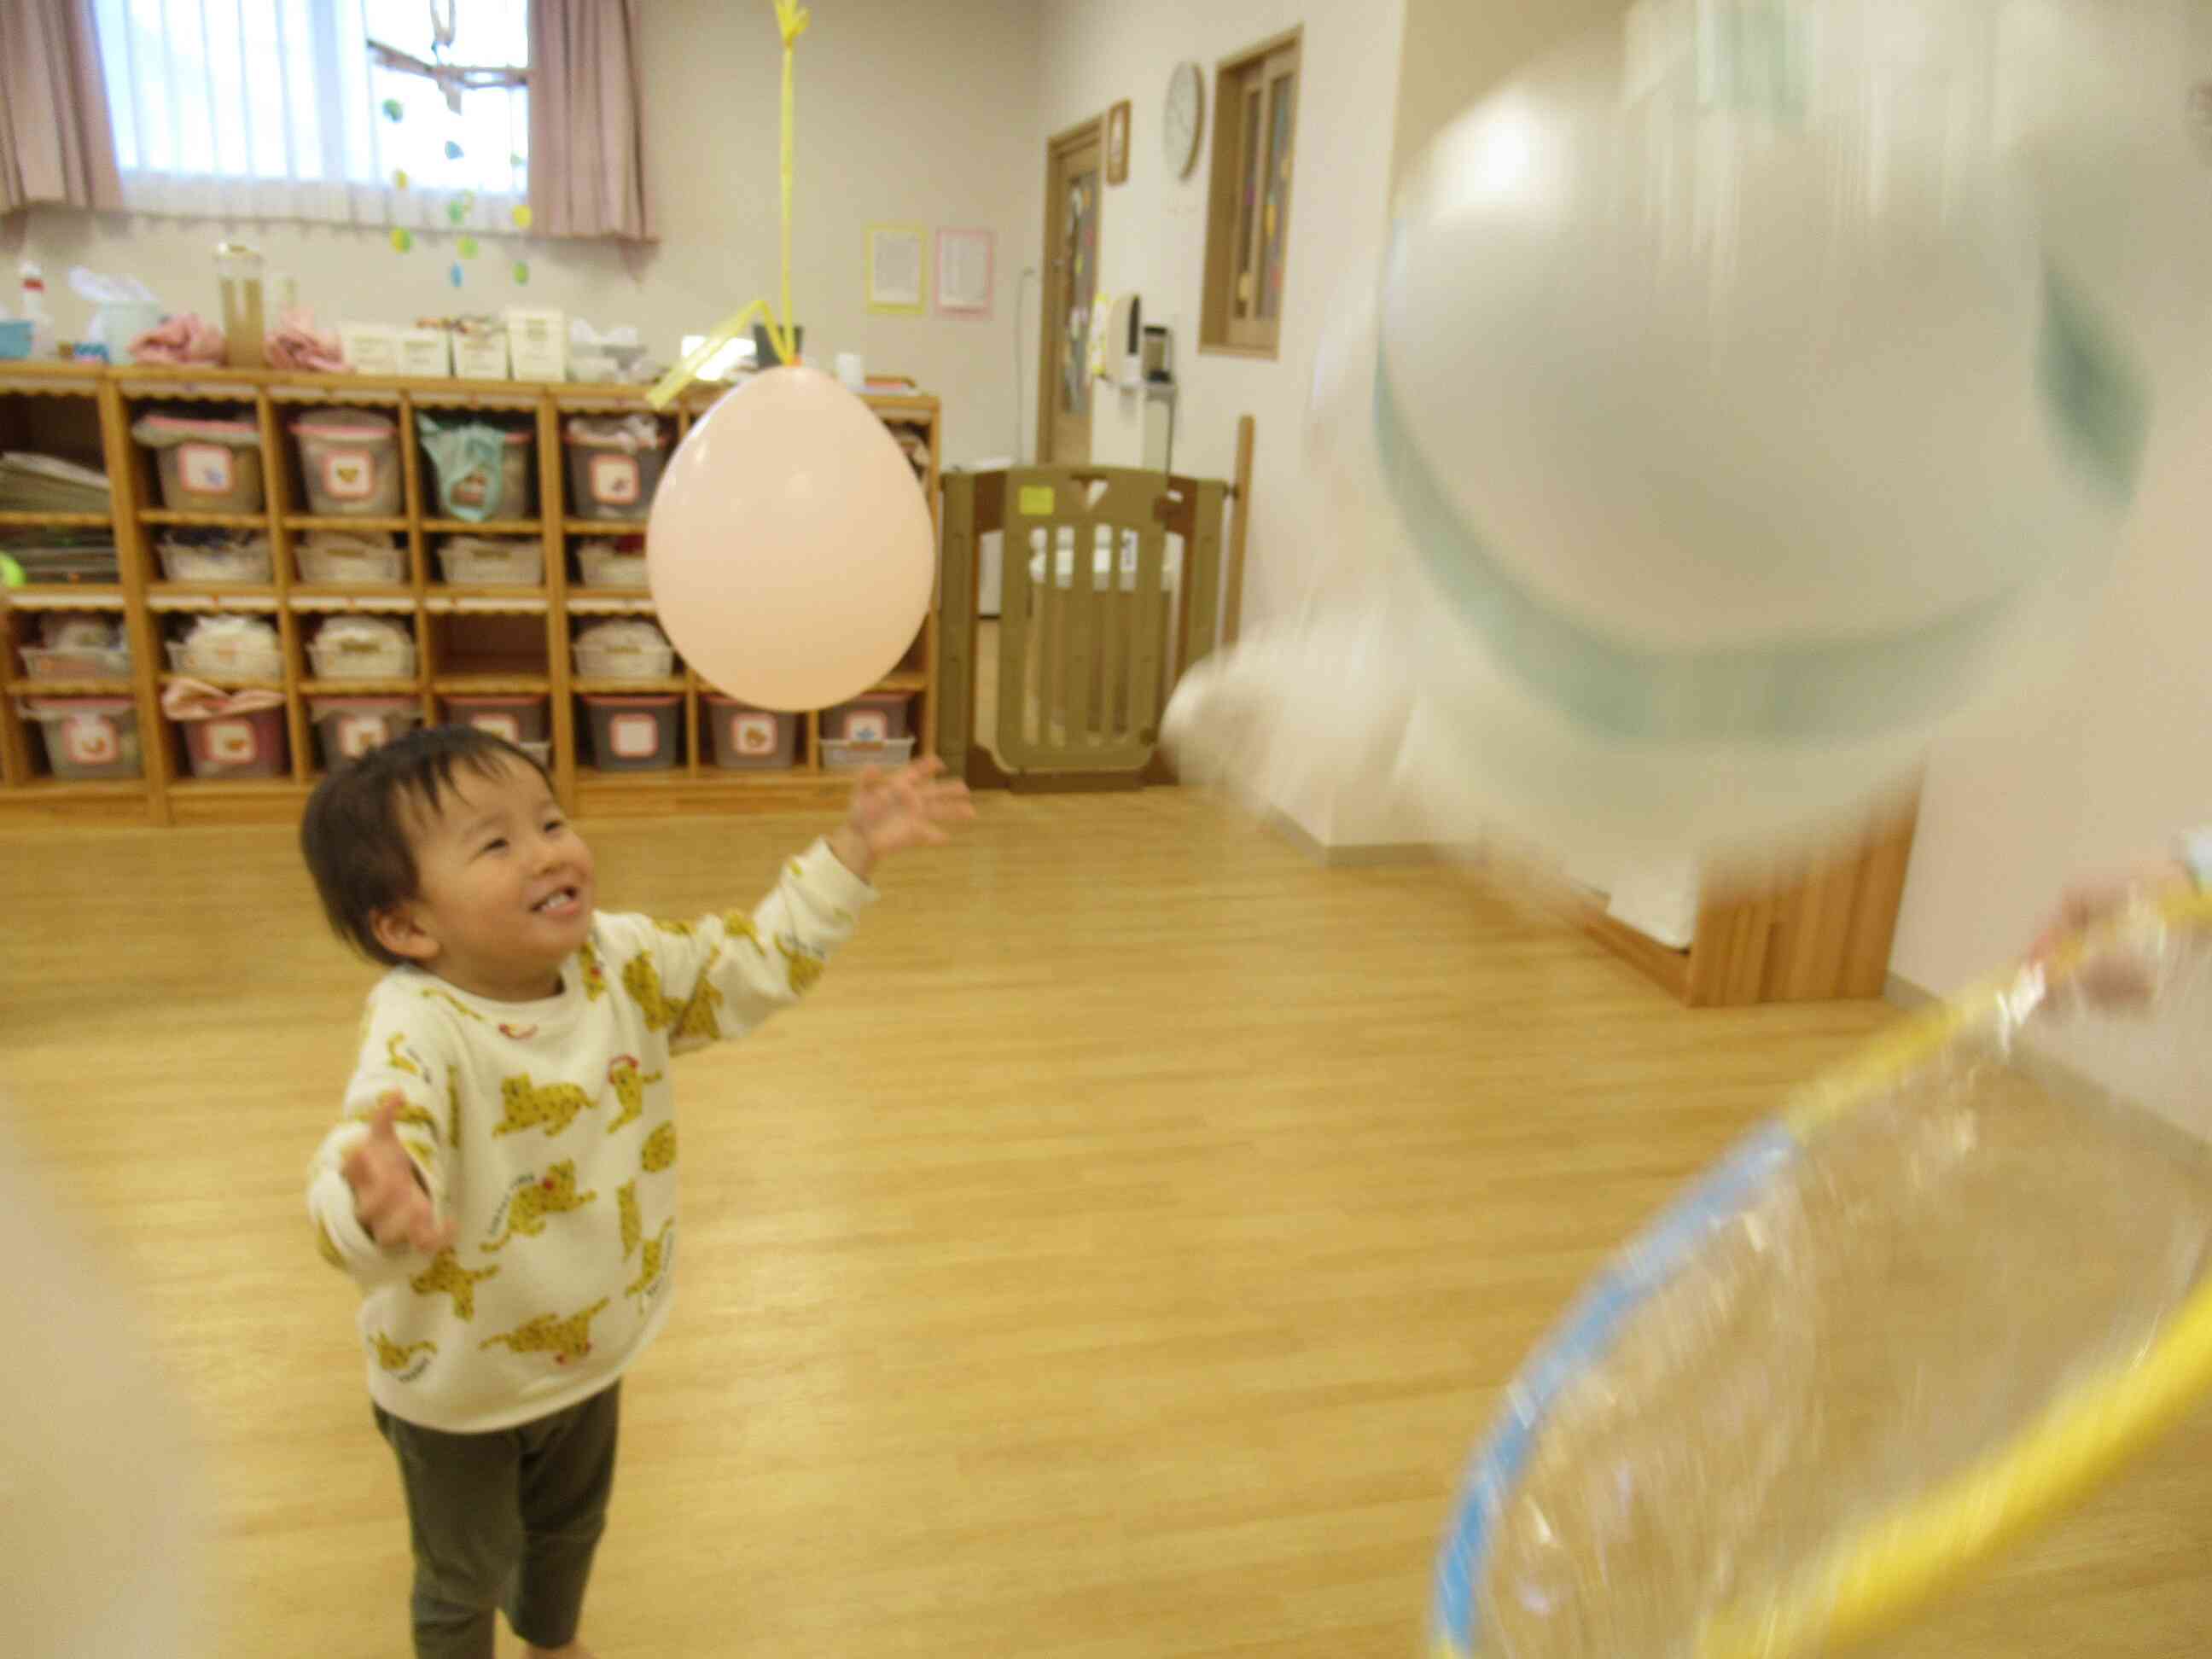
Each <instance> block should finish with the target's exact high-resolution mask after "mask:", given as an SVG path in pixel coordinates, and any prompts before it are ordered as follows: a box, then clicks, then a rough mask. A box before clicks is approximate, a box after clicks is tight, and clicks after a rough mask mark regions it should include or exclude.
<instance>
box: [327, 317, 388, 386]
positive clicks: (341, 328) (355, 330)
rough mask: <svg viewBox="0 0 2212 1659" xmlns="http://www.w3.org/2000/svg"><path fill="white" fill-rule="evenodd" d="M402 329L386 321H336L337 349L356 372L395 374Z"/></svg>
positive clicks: (347, 364)
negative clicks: (337, 323) (343, 354)
mask: <svg viewBox="0 0 2212 1659" xmlns="http://www.w3.org/2000/svg"><path fill="white" fill-rule="evenodd" d="M402 332H403V331H402V330H399V329H397V328H394V327H392V325H390V324H388V323H340V324H339V325H338V348H339V349H340V350H342V351H343V352H344V353H345V360H346V366H347V367H348V368H350V369H352V370H353V372H354V373H355V374H398V373H399V337H400V335H401V333H402Z"/></svg>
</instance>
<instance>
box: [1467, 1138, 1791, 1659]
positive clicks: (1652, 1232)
mask: <svg viewBox="0 0 2212 1659" xmlns="http://www.w3.org/2000/svg"><path fill="white" fill-rule="evenodd" d="M1801 1151H1802V1143H1801V1142H1800V1141H1799V1140H1798V1139H1797V1136H1796V1133H1795V1132H1794V1131H1793V1130H1792V1129H1791V1128H1790V1125H1789V1124H1788V1123H1787V1122H1784V1121H1781V1120H1776V1121H1773V1122H1771V1123H1768V1124H1766V1125H1765V1126H1764V1127H1761V1128H1759V1130H1757V1131H1755V1132H1754V1133H1753V1134H1751V1135H1750V1136H1749V1137H1748V1138H1747V1139H1745V1140H1744V1142H1743V1143H1742V1144H1741V1146H1738V1147H1737V1148H1736V1150H1735V1152H1732V1153H1730V1154H1729V1157H1728V1158H1726V1159H1725V1160H1723V1162H1722V1163H1721V1164H1719V1165H1718V1166H1717V1167H1716V1168H1715V1169H1714V1170H1711V1172H1709V1173H1708V1174H1707V1175H1706V1176H1705V1178H1704V1179H1703V1180H1701V1181H1700V1182H1698V1184H1697V1185H1696V1186H1694V1187H1692V1188H1690V1190H1689V1191H1688V1192H1687V1193H1686V1194H1683V1195H1682V1196H1681V1197H1680V1199H1678V1200H1675V1202H1674V1204H1673V1205H1672V1206H1670V1207H1669V1208H1668V1209H1667V1210H1666V1211H1664V1212H1662V1214H1661V1215H1660V1217H1659V1218H1658V1219H1657V1220H1656V1221H1655V1222H1654V1223H1652V1225H1650V1227H1649V1228H1647V1229H1646V1230H1645V1231H1644V1233H1643V1234H1642V1235H1641V1236H1640V1237H1638V1239H1637V1240H1636V1241H1635V1242H1634V1243H1632V1244H1631V1245H1630V1246H1629V1247H1628V1249H1626V1250H1625V1251H1624V1252H1622V1253H1621V1255H1619V1256H1618V1257H1616V1258H1615V1260H1614V1261H1613V1265H1612V1266H1610V1267H1607V1270H1606V1271H1605V1272H1604V1273H1602V1274H1601V1275H1600V1276H1599V1278H1598V1279H1597V1280H1596V1282H1595V1283H1594V1284H1593V1285H1590V1286H1589V1289H1587V1290H1586V1291H1583V1294H1582V1295H1581V1296H1580V1297H1578V1298H1577V1300H1576V1302H1575V1304H1574V1305H1573V1306H1572V1307H1571V1308H1570V1309H1569V1310H1567V1315H1566V1317H1565V1319H1563V1320H1562V1321H1561V1322H1560V1323H1559V1326H1558V1328H1556V1329H1555V1330H1554V1331H1553V1334H1552V1335H1551V1336H1550V1337H1548V1338H1547V1340H1545V1343H1544V1345H1543V1346H1541V1348H1539V1349H1537V1351H1536V1352H1535V1353H1534V1356H1533V1357H1532V1358H1530V1359H1529V1361H1528V1364H1527V1365H1526V1366H1524V1367H1523V1368H1522V1372H1521V1374H1520V1376H1517V1377H1516V1378H1515V1379H1514V1381H1513V1383H1512V1384H1511V1386H1510V1388H1509V1389H1507V1390H1506V1399H1505V1408H1504V1413H1502V1414H1501V1415H1500V1417H1499V1419H1498V1423H1497V1425H1495V1426H1494V1427H1493V1428H1492V1430H1491V1432H1490V1436H1489V1438H1488V1439H1487V1440H1486V1441H1485V1443H1483V1445H1482V1448H1481V1449H1480V1450H1479V1451H1478V1452H1477V1453H1476V1454H1475V1457H1474V1463H1473V1464H1472V1466H1471V1467H1470V1468H1469V1469H1468V1477H1467V1481H1466V1484H1465V1485H1464V1486H1462V1489H1461V1494H1460V1500H1459V1507H1458V1510H1457V1513H1456V1515H1455V1517H1454V1519H1453V1522H1452V1527H1451V1529H1450V1531H1449V1533H1447V1534H1445V1538H1444V1545H1443V1552H1442V1553H1441V1554H1440V1555H1439V1557H1438V1559H1437V1583H1436V1598H1435V1607H1434V1615H1433V1620H1434V1625H1435V1629H1436V1636H1437V1644H1438V1645H1439V1646H1440V1647H1441V1648H1442V1649H1443V1650H1444V1651H1446V1652H1449V1653H1452V1654H1457V1655H1462V1656H1472V1655H1474V1653H1475V1652H1476V1649H1475V1645H1474V1616H1475V1594H1476V1588H1477V1586H1479V1585H1480V1583H1481V1582H1482V1573H1483V1569H1484V1567H1485V1566H1486V1564H1487V1560H1488V1555H1489V1550H1490V1545H1491V1536H1490V1527H1491V1517H1492V1516H1495V1515H1496V1514H1498V1512H1499V1510H1501V1509H1502V1508H1503V1507H1504V1501H1505V1495H1506V1493H1507V1492H1510V1491H1511V1489H1512V1487H1513V1486H1514V1483H1515V1482H1516V1481H1517V1480H1519V1479H1520V1477H1521V1471H1522V1468H1523V1467H1524V1466H1525V1465H1526V1464H1527V1462H1528V1451H1529V1448H1530V1447H1531V1446H1532V1445H1534V1443H1535V1439H1536V1435H1537V1433H1538V1431H1540V1430H1541V1428H1542V1427H1543V1425H1544V1420H1545V1419H1546V1418H1547V1417H1548V1416H1549V1415H1550V1413H1551V1410H1552V1407H1553V1404H1554V1403H1555V1402H1556V1401H1558V1399H1559V1395H1561V1394H1562V1393H1563V1392H1564V1391H1565V1389H1566V1387H1567V1385H1568V1384H1569V1383H1571V1382H1573V1381H1574V1379H1575V1378H1576V1377H1577V1376H1581V1375H1583V1373H1584V1372H1585V1371H1587V1370H1589V1369H1590V1367H1592V1366H1593V1365H1595V1364H1597V1363H1598V1361H1600V1360H1601V1359H1602V1358H1605V1356H1606V1355H1607V1353H1608V1352H1611V1351H1612V1348H1613V1343H1614V1341H1615V1340H1617V1339H1618V1338H1619V1336H1620V1331H1621V1328H1622V1327H1623V1326H1624V1325H1625V1324H1626V1322H1627V1321H1628V1316H1630V1315H1631V1314H1632V1313H1634V1312H1635V1311H1636V1310H1637V1309H1638V1308H1639V1307H1640V1306H1642V1305H1643V1304H1644V1302H1646V1301H1647V1300H1649V1299H1650V1296H1651V1294H1652V1292H1654V1291H1656V1290H1658V1289H1659V1288H1660V1287H1661V1286H1662V1285H1665V1284H1666V1283H1667V1282H1668V1280H1670V1279H1673V1278H1674V1275H1675V1274H1676V1273H1678V1272H1680V1269H1681V1267H1682V1264H1683V1263H1684V1262H1686V1261H1688V1260H1689V1259H1690V1257H1691V1255H1692V1254H1694V1253H1695V1252H1696V1250H1697V1249H1699V1246H1700V1245H1701V1244H1703V1243H1705V1239H1706V1238H1707V1237H1709V1236H1710V1235H1711V1234H1712V1233H1713V1232H1714V1231H1716V1230H1717V1229H1719V1228H1721V1227H1723V1226H1725V1225H1728V1224H1729V1222H1730V1221H1732V1220H1734V1219H1735V1218H1736V1217H1737V1216H1739V1215H1741V1213H1742V1212H1744V1210H1745V1209H1746V1208H1747V1207H1748V1206H1749V1205H1750V1203H1751V1200H1753V1198H1754V1197H1755V1196H1757V1194H1759V1191H1760V1190H1761V1189H1762V1188H1765V1186H1766V1185H1767V1184H1768V1183H1769V1182H1771V1181H1772V1180H1773V1179H1774V1177H1775V1176H1776V1175H1778V1173H1779V1172H1780V1171H1781V1170H1783V1169H1784V1168H1785V1167H1786V1166H1787V1165H1789V1164H1790V1163H1791V1162H1792V1161H1793V1160H1795V1159H1796V1157H1797V1156H1798V1154H1799V1152H1801Z"/></svg>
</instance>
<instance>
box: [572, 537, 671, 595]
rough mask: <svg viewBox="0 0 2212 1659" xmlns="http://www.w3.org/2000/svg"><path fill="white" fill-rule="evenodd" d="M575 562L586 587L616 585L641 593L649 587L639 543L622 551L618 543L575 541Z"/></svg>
mask: <svg viewBox="0 0 2212 1659" xmlns="http://www.w3.org/2000/svg"><path fill="white" fill-rule="evenodd" d="M576 564H577V567H578V568H580V570H581V571H582V572H583V576H584V586H586V587H607V588H616V589H619V590H620V591H622V592H626V593H642V592H646V591H647V589H648V588H650V587H651V586H652V583H651V582H650V581H648V580H647V577H646V568H645V549H644V546H643V545H642V544H641V545H640V546H639V547H638V550H636V551H635V552H634V553H632V552H628V551H625V550H623V544H621V543H620V542H609V541H587V542H578V543H577V544H576Z"/></svg>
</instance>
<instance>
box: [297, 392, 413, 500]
mask: <svg viewBox="0 0 2212 1659" xmlns="http://www.w3.org/2000/svg"><path fill="white" fill-rule="evenodd" d="M292 435H293V436H294V437H295V439H297V440H298V441H299V444H300V470H301V473H302V474H304V475H305V477H306V478H307V510H308V511H309V512H311V513H314V514H315V515H316V516H317V517H319V518H354V519H389V518H392V517H395V516H397V515H398V512H399V503H400V471H399V425H398V422H396V421H394V420H393V419H392V417H391V416H389V415H380V414H379V413H377V411H376V410H373V409H313V410H308V411H307V413H306V414H305V415H302V416H300V418H299V419H297V420H296V421H294V422H292Z"/></svg>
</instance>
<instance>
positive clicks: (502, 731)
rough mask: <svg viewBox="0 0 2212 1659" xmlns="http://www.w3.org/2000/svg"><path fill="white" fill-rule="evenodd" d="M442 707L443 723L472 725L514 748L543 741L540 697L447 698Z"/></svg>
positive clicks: (542, 714) (542, 711)
mask: <svg viewBox="0 0 2212 1659" xmlns="http://www.w3.org/2000/svg"><path fill="white" fill-rule="evenodd" d="M444 707H445V715H446V720H447V724H449V725H453V726H474V727H475V728H476V729H477V731H479V732H487V733H489V735H491V736H492V737H495V738H501V739H502V740H503V741H505V742H507V743H511V744H514V746H515V747H516V748H518V749H524V748H527V747H528V746H529V745H530V744H534V743H544V741H545V730H546V712H545V699H544V697H538V696H513V697H501V696H472V697H447V699H446V700H445V705H444Z"/></svg>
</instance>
